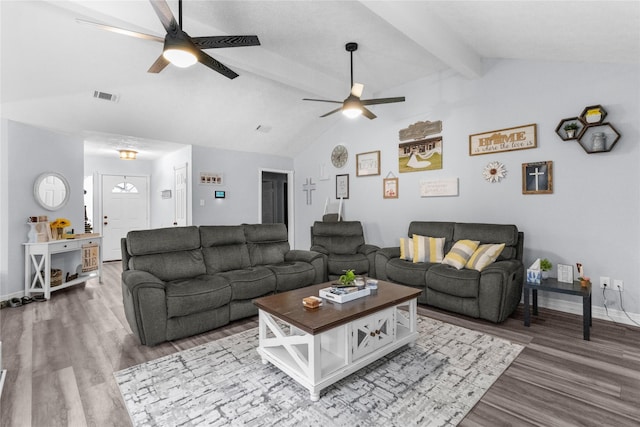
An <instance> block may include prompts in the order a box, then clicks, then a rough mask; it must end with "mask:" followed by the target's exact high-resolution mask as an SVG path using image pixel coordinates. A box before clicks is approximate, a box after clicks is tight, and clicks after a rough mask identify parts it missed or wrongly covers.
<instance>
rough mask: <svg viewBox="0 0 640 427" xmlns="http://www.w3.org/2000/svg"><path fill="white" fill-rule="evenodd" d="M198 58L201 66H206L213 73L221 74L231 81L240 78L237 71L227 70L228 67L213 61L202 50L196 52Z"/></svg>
mask: <svg viewBox="0 0 640 427" xmlns="http://www.w3.org/2000/svg"><path fill="white" fill-rule="evenodd" d="M196 57H197V58H198V61H199V62H200V63H201V64H203V65H206V66H207V67H209V68H211V69H212V70H213V71H217V72H219V73H220V74H222V75H223V76H225V77H228V78H230V79H235V78H236V77H238V74H237V73H236V72H235V71H233V70H231V69H229V68H227V66H225V65H224V64H222V63H220V62H218V61H217V60H215V59H213V58H212V57H210V56H209V55H207V54H206V53H204V52H203V51H201V50H198V52H196Z"/></svg>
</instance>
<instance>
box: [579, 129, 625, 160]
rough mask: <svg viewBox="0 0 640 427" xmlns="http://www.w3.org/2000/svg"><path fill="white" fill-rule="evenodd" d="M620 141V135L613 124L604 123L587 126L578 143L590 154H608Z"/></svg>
mask: <svg viewBox="0 0 640 427" xmlns="http://www.w3.org/2000/svg"><path fill="white" fill-rule="evenodd" d="M619 139H620V134H619V133H618V131H617V130H616V129H615V128H614V127H613V126H612V125H611V123H602V124H599V125H589V126H586V127H585V128H584V131H583V132H582V135H580V138H579V139H578V143H579V144H580V146H581V147H582V148H583V149H584V151H586V152H587V153H588V154H594V153H606V152H609V151H611V149H612V148H613V146H614V145H616V142H618V140H619Z"/></svg>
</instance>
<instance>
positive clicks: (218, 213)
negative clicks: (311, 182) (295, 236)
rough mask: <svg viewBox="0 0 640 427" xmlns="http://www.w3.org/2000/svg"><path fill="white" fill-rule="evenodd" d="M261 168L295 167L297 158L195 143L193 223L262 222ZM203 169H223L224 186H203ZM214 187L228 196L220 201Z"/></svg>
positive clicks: (216, 170)
mask: <svg viewBox="0 0 640 427" xmlns="http://www.w3.org/2000/svg"><path fill="white" fill-rule="evenodd" d="M261 168H267V169H277V170H293V160H292V159H290V158H287V157H281V156H271V155H265V154H258V153H247V152H241V151H231V150H219V149H211V148H204V147H199V146H193V180H192V182H193V204H192V205H193V224H195V225H206V224H221V225H233V224H241V223H251V224H255V223H259V222H260V221H261V220H260V218H259V217H258V188H259V187H260V186H261V177H260V169H261ZM201 172H222V173H223V185H221V186H217V185H201V184H200V183H199V180H200V173H201ZM214 190H224V191H226V192H227V194H226V198H225V199H217V200H216V199H215V198H214V194H213V192H214ZM201 200H204V206H200V201H201ZM307 233H308V231H307Z"/></svg>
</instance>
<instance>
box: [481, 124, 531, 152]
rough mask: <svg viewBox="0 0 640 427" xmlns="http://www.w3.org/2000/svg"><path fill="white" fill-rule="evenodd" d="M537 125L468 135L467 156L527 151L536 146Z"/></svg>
mask: <svg viewBox="0 0 640 427" xmlns="http://www.w3.org/2000/svg"><path fill="white" fill-rule="evenodd" d="M536 133H537V125H536V124H535V123H532V124H529V125H522V126H516V127H513V128H506V129H498V130H492V131H489V132H482V133H476V134H473V135H469V155H470V156H477V155H480V154H493V153H500V152H504V151H515V150H527V149H530V148H536V147H537V146H538V140H537V136H536Z"/></svg>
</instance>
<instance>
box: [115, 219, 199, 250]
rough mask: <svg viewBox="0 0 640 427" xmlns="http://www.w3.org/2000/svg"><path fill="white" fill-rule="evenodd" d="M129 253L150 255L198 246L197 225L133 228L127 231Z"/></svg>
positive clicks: (196, 247) (197, 247)
mask: <svg viewBox="0 0 640 427" xmlns="http://www.w3.org/2000/svg"><path fill="white" fill-rule="evenodd" d="M126 247H127V251H128V252H129V255H131V256H135V255H150V254H159V253H166V252H177V251H188V250H192V249H199V248H200V233H199V232H198V227H195V226H189V227H170V228H155V229H152V230H134V231H130V232H128V233H127V245H126Z"/></svg>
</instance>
